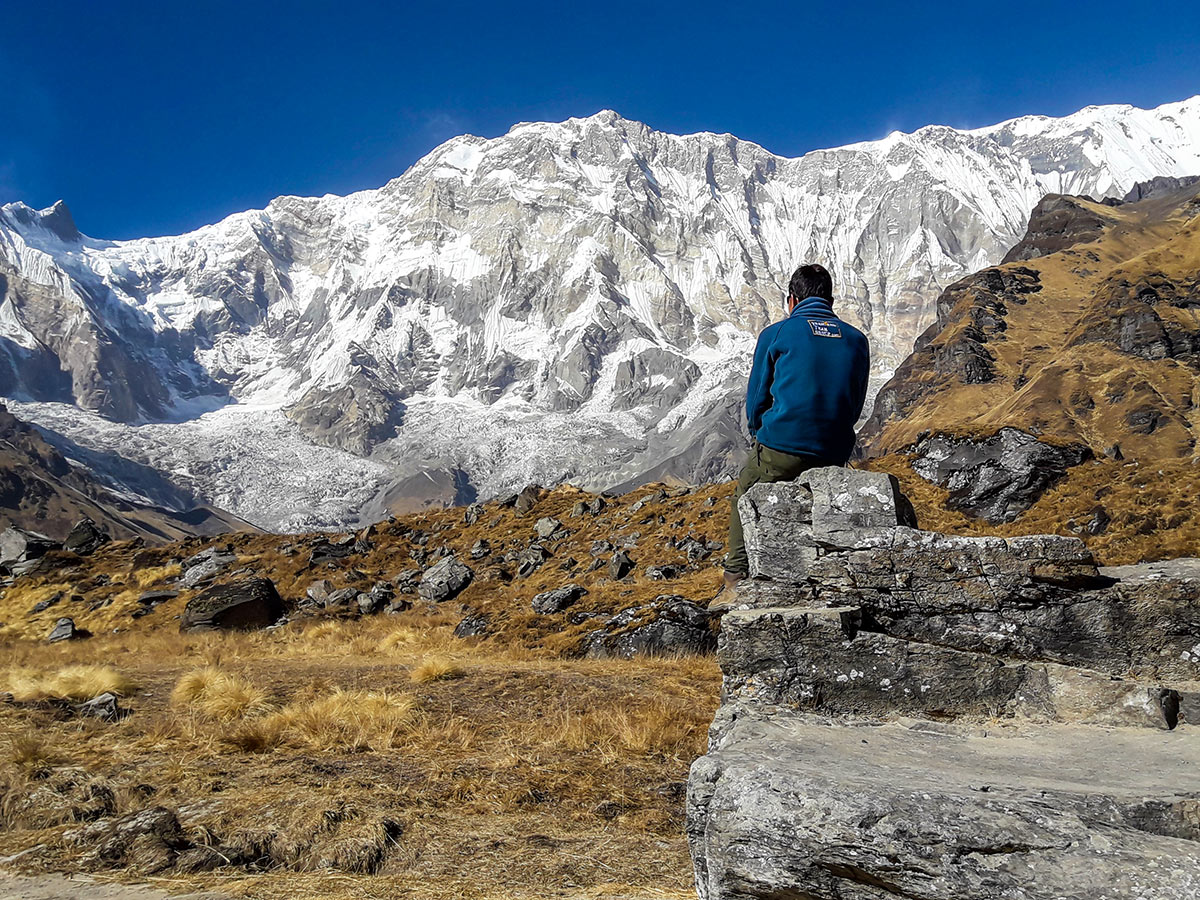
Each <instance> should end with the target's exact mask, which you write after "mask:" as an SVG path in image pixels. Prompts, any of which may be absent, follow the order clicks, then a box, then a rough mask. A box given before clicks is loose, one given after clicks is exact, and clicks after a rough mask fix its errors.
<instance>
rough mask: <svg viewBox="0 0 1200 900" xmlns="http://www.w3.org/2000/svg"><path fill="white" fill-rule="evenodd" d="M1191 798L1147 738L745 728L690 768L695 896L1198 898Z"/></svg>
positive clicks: (1169, 745)
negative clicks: (696, 893) (718, 749)
mask: <svg viewBox="0 0 1200 900" xmlns="http://www.w3.org/2000/svg"><path fill="white" fill-rule="evenodd" d="M1183 740H1184V741H1186V740H1187V739H1186V738H1185V739H1183ZM1151 761H1152V762H1153V766H1152V767H1151V766H1150V765H1148V763H1150V762H1151ZM1198 797H1200V778H1198V777H1197V773H1196V766H1195V755H1194V753H1189V752H1188V749H1187V748H1186V746H1183V745H1181V743H1180V741H1179V740H1176V739H1174V736H1165V735H1160V734H1158V733H1155V732H1152V731H1137V730H1122V731H1117V732H1113V731H1102V730H1100V729H1080V728H1072V727H1064V726H1040V727H1029V728H1027V729H1025V730H1024V731H1023V732H1022V733H1020V734H1015V735H1011V736H998V735H994V734H993V735H990V736H988V737H983V736H980V735H978V734H971V733H959V732H957V731H955V730H954V729H937V728H936V727H934V728H922V727H919V726H912V725H910V726H905V725H902V724H890V725H884V726H882V727H850V728H847V727H843V726H839V725H837V724H833V723H827V722H805V721H802V720H794V719H783V718H778V719H774V720H768V721H763V720H752V721H748V722H746V723H744V724H741V723H739V725H738V726H737V727H736V728H735V729H734V731H733V732H732V733H731V735H730V739H729V740H728V741H727V742H726V743H725V744H724V745H723V747H722V749H721V750H720V751H719V752H715V753H712V754H710V755H709V756H706V757H703V758H702V759H701V760H700V761H699V762H698V763H697V764H696V765H695V766H694V767H693V769H692V777H691V782H690V784H689V807H688V814H689V839H690V840H691V844H692V853H693V857H694V859H695V863H696V884H697V888H698V891H699V894H700V897H701V898H702V900H724V898H737V900H748V898H754V897H762V898H780V897H789V898H791V897H795V898H805V900H810V898H811V900H845V898H864V900H865V898H871V900H884V898H901V897H903V898H920V900H964V898H968V897H969V898H972V900H987V898H996V900H1001V898H1003V900H1009V898H1017V897H1020V898H1026V900H1062V898H1071V900H1133V898H1146V900H1150V898H1153V900H1194V898H1196V897H1200V830H1198V829H1197V826H1196V824H1195V818H1194V817H1195V810H1196V808H1197V803H1198V802H1200V801H1198V799H1197V798H1198Z"/></svg>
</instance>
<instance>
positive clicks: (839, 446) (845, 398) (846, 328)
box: [746, 297, 871, 465]
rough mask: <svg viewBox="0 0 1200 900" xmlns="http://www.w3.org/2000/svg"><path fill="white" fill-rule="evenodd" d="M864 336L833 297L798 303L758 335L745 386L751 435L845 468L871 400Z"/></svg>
mask: <svg viewBox="0 0 1200 900" xmlns="http://www.w3.org/2000/svg"><path fill="white" fill-rule="evenodd" d="M870 368H871V351H870V348H869V347H868V346H867V338H866V335H864V334H863V333H862V332H861V331H859V330H858V329H857V328H855V327H854V326H853V325H847V324H846V323H845V322H843V321H842V320H841V319H839V318H838V317H837V316H835V315H834V314H833V308H832V307H831V306H830V304H829V301H828V300H823V299H821V298H820V297H809V298H807V299H805V300H801V301H800V302H799V303H797V304H796V308H795V309H793V310H792V314H791V315H790V316H788V317H787V318H786V319H784V320H783V321H781V322H776V323H775V324H774V325H770V326H768V327H767V328H765V329H764V330H763V333H762V334H760V335H759V336H758V346H757V347H756V348H755V350H754V367H753V368H752V369H751V370H750V384H749V385H748V387H747V389H746V419H747V421H748V423H749V425H750V434H751V435H752V436H754V437H755V439H756V440H757V441H758V442H759V443H760V444H762V445H763V446H764V447H770V448H771V449H772V450H782V451H783V452H784V453H791V454H794V455H797V456H813V457H816V458H817V459H820V460H822V461H824V462H827V463H830V464H833V465H841V464H843V463H844V462H846V460H848V459H849V458H850V454H851V452H853V450H854V423H855V422H857V421H858V417H859V415H861V414H862V408H863V402H864V401H865V400H866V397H867V376H868V374H869V372H870Z"/></svg>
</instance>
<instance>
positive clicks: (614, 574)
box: [608, 550, 635, 581]
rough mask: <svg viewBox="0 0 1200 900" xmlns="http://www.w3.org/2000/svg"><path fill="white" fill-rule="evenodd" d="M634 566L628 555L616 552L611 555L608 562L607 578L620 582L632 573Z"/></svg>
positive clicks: (619, 551)
mask: <svg viewBox="0 0 1200 900" xmlns="http://www.w3.org/2000/svg"><path fill="white" fill-rule="evenodd" d="M634 565H635V563H634V561H633V560H632V559H630V557H629V554H628V553H626V552H625V551H624V550H618V551H617V552H616V553H614V554H613V555H612V559H610V560H609V561H608V577H609V578H611V579H612V580H613V581H620V580H621V579H622V578H624V577H625V576H626V575H628V574H629V573H630V572H632V571H633V568H634Z"/></svg>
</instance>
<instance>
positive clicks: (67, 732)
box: [0, 487, 727, 900]
mask: <svg viewBox="0 0 1200 900" xmlns="http://www.w3.org/2000/svg"><path fill="white" fill-rule="evenodd" d="M651 490H652V489H645V490H643V491H639V492H635V493H634V494H632V495H630V496H628V497H624V498H621V499H620V500H618V501H614V502H613V503H612V505H611V507H610V509H609V510H606V511H605V513H603V514H602V515H601V516H599V517H586V518H577V519H572V518H571V517H570V508H571V505H572V504H573V503H574V502H575V500H576V499H579V498H580V497H582V496H583V495H582V494H581V493H580V492H577V491H573V490H570V489H563V490H560V491H555V492H551V493H547V494H546V495H545V497H544V498H543V500H542V501H541V503H540V504H539V505H538V508H537V509H536V510H535V511H534V512H533V513H531V514H530V515H528V516H520V515H518V514H517V513H516V512H515V511H514V510H512V509H510V508H500V507H496V506H492V507H489V509H488V510H487V511H486V512H485V514H484V516H483V517H481V519H480V521H479V522H478V523H476V524H475V525H472V526H464V525H463V524H462V521H461V520H462V511H461V510H447V511H444V512H441V511H433V512H429V513H424V514H421V515H417V516H410V517H407V518H406V519H405V520H404V521H403V522H400V523H397V524H396V525H395V526H392V525H387V524H384V525H381V526H379V528H378V529H377V530H376V533H375V534H373V535H372V536H371V537H370V540H371V543H372V544H373V547H372V549H371V550H370V551H369V552H367V553H365V554H362V555H359V556H356V557H354V558H351V559H348V560H346V561H345V562H344V563H342V562H339V563H337V564H335V565H333V566H322V567H320V568H319V569H315V568H313V567H311V566H309V564H308V560H307V555H308V554H307V551H306V550H305V549H304V548H303V546H301V549H300V550H299V552H292V553H290V554H283V553H281V552H280V549H281V547H282V545H284V544H286V543H293V544H296V543H299V544H301V545H302V544H303V542H304V541H307V540H310V538H306V537H304V536H275V535H231V536H229V537H228V538H222V539H221V541H222V543H223V542H225V541H226V540H227V541H228V542H229V543H231V544H233V545H234V549H235V552H236V553H237V555H238V557H239V565H244V566H247V567H250V568H252V569H253V570H254V571H255V572H257V573H261V574H262V575H264V576H265V577H269V578H271V579H272V580H273V581H274V582H275V583H276V585H277V586H278V588H279V590H280V592H281V594H282V595H283V596H284V597H285V599H286V598H296V597H298V596H301V595H302V594H303V593H304V591H305V590H306V589H307V587H308V585H309V584H311V582H312V581H313V580H315V579H316V578H328V579H329V580H330V581H331V583H332V584H333V585H334V586H335V587H344V586H354V587H356V588H358V589H369V588H370V586H371V585H372V584H373V583H374V581H376V580H383V579H391V578H393V577H395V575H396V574H398V573H399V572H402V571H404V570H405V569H410V568H413V567H414V566H415V563H414V562H413V560H412V554H414V553H417V552H418V548H419V547H425V546H427V549H428V550H429V552H439V551H440V550H441V545H442V544H443V543H444V544H445V546H446V548H447V549H449V550H450V551H452V552H456V553H458V554H459V555H460V558H464V559H465V558H467V550H468V549H469V548H470V546H471V545H472V544H473V543H474V542H475V541H476V540H478V539H479V538H480V537H487V538H488V540H489V541H490V542H491V544H492V546H493V548H494V550H493V557H491V558H489V559H486V560H482V561H477V562H473V563H472V566H473V568H475V570H476V579H475V581H474V583H473V584H472V585H471V586H470V588H468V589H467V591H465V592H464V593H463V594H462V595H461V596H460V597H459V598H457V600H456V601H454V602H452V603H446V604H443V605H442V606H439V607H424V606H421V605H420V604H418V608H417V609H415V610H413V611H411V612H407V613H403V614H400V615H396V616H383V615H381V616H373V617H367V618H363V619H359V620H320V619H318V620H309V621H299V622H296V623H293V624H292V625H289V626H287V627H284V628H280V629H275V630H272V631H270V632H252V633H229V634H213V633H208V634H180V633H179V631H178V622H177V619H176V616H178V614H179V613H180V612H182V610H183V607H184V605H185V604H186V602H187V601H188V599H189V598H190V596H192V594H191V593H189V592H187V591H184V592H182V593H181V595H180V596H179V597H177V598H175V599H172V600H168V601H167V602H165V603H163V604H161V605H159V606H157V607H156V608H155V609H154V611H153V612H152V613H151V614H149V615H147V616H144V617H141V618H138V619H132V618H131V613H132V612H134V611H136V610H137V609H138V608H139V604H138V602H137V598H138V596H139V594H140V592H141V591H143V590H150V589H160V588H174V587H175V585H174V584H173V583H172V581H171V579H172V578H173V577H174V576H175V573H177V571H178V564H177V560H178V559H180V558H186V557H187V556H190V555H191V554H192V553H195V552H196V551H198V550H200V549H203V547H204V546H206V545H207V544H208V543H211V542H206V541H202V540H189V541H183V542H180V543H178V544H175V545H171V546H168V547H164V548H161V549H159V548H136V547H133V546H130V545H120V544H113V545H109V546H107V547H105V548H102V549H101V550H100V551H99V552H97V553H96V554H95V555H94V556H93V557H90V558H88V559H87V560H85V561H82V562H78V563H74V564H73V565H74V566H75V568H73V569H71V570H68V571H64V572H56V573H54V574H53V576H52V577H36V576H35V577H32V578H28V579H22V581H21V582H19V583H18V584H16V585H14V586H13V587H12V588H9V589H8V590H7V591H6V592H5V595H4V596H3V597H0V621H7V622H10V623H17V624H18V625H19V628H17V629H9V630H7V631H5V632H3V633H0V658H3V659H4V665H5V667H10V668H11V669H13V670H18V669H19V670H24V671H27V672H33V673H51V674H52V673H57V672H59V671H61V670H64V669H66V668H68V667H71V666H108V667H111V668H113V669H115V670H117V671H119V672H121V673H125V674H126V675H127V676H128V677H130V678H131V679H134V680H136V682H137V683H138V685H140V688H139V690H138V691H137V692H136V693H134V694H133V696H132V697H131V698H130V699H129V701H128V704H127V706H128V707H129V708H130V709H131V710H132V714H131V715H129V716H128V717H127V718H125V719H123V720H122V721H121V722H120V723H117V724H105V723H101V722H97V721H79V720H69V721H67V720H64V721H58V720H55V719H53V718H52V717H50V716H49V715H48V714H42V713H37V712H35V711H31V710H28V709H20V708H17V707H15V706H4V705H3V704H0V818H3V816H4V815H6V813H5V812H4V810H6V809H12V810H15V811H16V813H14V815H13V816H11V817H10V818H9V819H7V820H4V821H0V855H5V854H7V853H11V852H15V851H16V850H18V849H24V848H26V847H34V846H42V847H44V848H46V849H44V850H41V851H39V852H38V854H36V855H35V856H34V857H30V860H29V862H30V864H31V865H36V866H38V867H42V868H56V867H57V868H75V867H78V866H79V865H80V855H81V854H82V853H83V852H84V849H83V848H77V847H74V846H73V845H68V844H64V843H63V842H62V841H61V839H60V835H61V831H62V829H65V828H69V827H73V826H77V824H78V821H79V819H78V818H77V817H78V816H80V815H98V814H99V813H97V812H96V811H95V807H94V806H89V805H88V801H87V797H88V796H91V795H92V794H93V793H94V794H96V795H97V796H100V795H103V796H111V797H112V798H114V799H113V803H114V804H115V807H116V808H115V813H113V814H118V815H119V814H123V813H125V812H129V811H132V810H136V809H140V808H143V807H145V806H147V805H151V804H154V805H163V806H167V807H168V808H172V809H176V808H185V809H195V810H199V812H196V813H194V814H192V816H193V818H190V819H189V820H188V823H187V825H186V827H187V829H188V833H189V834H198V835H210V836H211V838H205V840H211V841H215V842H218V843H219V845H220V847H221V848H222V852H224V853H226V855H230V856H233V855H236V854H234V853H233V852H232V851H233V849H236V848H238V847H241V848H245V849H246V850H247V852H248V853H251V854H259V856H257V857H256V858H261V859H262V860H264V861H265V862H264V863H263V866H264V867H266V868H269V869H270V870H271V871H270V872H269V873H268V874H254V873H253V872H248V871H247V870H246V868H245V866H231V867H230V868H227V869H222V870H218V871H217V872H215V873H211V874H205V875H197V876H187V877H186V878H180V879H178V880H175V881H173V883H175V884H178V885H179V886H180V887H181V888H182V887H183V886H185V882H186V886H187V887H188V888H193V889H195V888H204V887H207V888H217V889H220V890H222V891H225V892H227V893H231V894H234V895H239V894H244V895H246V896H253V897H268V896H273V897H288V898H308V897H314V898H315V897H318V896H319V897H350V896H354V897H359V896H368V897H369V896H379V897H393V896H405V897H409V898H412V900H424V898H430V900H434V898H437V900H441V898H446V900H449V898H464V897H481V898H482V897H487V898H489V900H494V898H498V897H501V898H503V897H513V898H515V897H543V896H550V895H564V892H565V893H566V894H571V893H574V894H577V895H578V896H581V897H582V896H600V895H602V894H604V893H606V892H608V891H610V890H613V891H617V892H618V893H620V892H622V891H623V892H626V893H627V894H628V895H631V896H633V895H636V896H639V897H642V896H648V895H649V893H650V892H652V891H659V892H661V893H662V894H663V895H664V896H665V895H667V894H673V893H685V892H686V891H687V890H688V888H689V882H690V874H689V873H690V867H689V863H688V857H687V852H686V847H685V844H684V840H683V836H682V795H681V785H682V783H683V781H684V780H685V779H686V775H687V768H688V766H689V765H690V763H691V761H692V759H694V758H695V756H696V755H698V754H699V753H701V752H703V749H704V744H705V729H706V727H707V724H708V721H709V720H710V719H711V716H712V713H713V711H714V710H715V707H716V702H717V696H718V693H719V675H718V672H717V670H716V666H715V664H714V662H713V660H712V659H711V658H706V659H694V658H682V659H643V660H633V661H624V660H589V659H578V658H575V656H574V654H575V650H576V648H577V647H578V645H579V642H580V640H581V639H582V637H583V636H584V635H585V634H586V633H587V631H588V630H589V629H591V628H594V627H596V621H597V620H596V619H587V620H580V622H579V624H572V623H571V622H569V621H567V619H566V617H565V616H537V615H534V614H533V613H532V611H531V610H530V606H529V601H530V599H531V598H532V596H534V595H535V594H537V593H540V592H541V591H543V590H547V589H550V588H553V587H557V586H560V585H561V584H562V583H564V582H565V581H575V582H578V583H582V584H584V585H585V587H587V589H588V591H589V593H588V594H587V595H586V596H585V597H584V598H582V599H581V600H580V601H579V602H578V603H577V605H576V607H575V609H576V610H578V611H583V612H588V613H591V614H592V615H594V616H601V617H602V616H603V615H605V614H606V613H611V612H615V611H617V610H620V609H623V608H625V607H627V606H631V605H634V604H639V603H644V602H645V601H647V600H651V599H653V598H654V597H655V596H657V595H659V594H662V593H682V594H685V595H692V596H695V597H697V599H703V598H705V597H707V596H709V595H711V593H712V592H713V590H714V589H715V582H716V580H717V577H718V576H717V575H716V570H715V569H714V568H712V567H711V565H710V564H711V563H713V562H715V561H716V560H715V558H714V559H710V560H708V561H707V562H706V563H705V564H704V565H702V566H701V567H699V568H696V569H694V570H691V571H689V572H688V573H687V574H686V575H685V576H684V577H682V578H680V579H677V580H675V581H674V582H672V583H669V584H665V583H662V582H652V581H650V580H648V579H646V578H645V577H644V575H643V574H642V570H643V569H644V567H645V566H648V565H650V564H652V563H669V562H684V561H685V560H686V557H685V556H684V554H683V553H682V552H678V553H676V552H674V551H672V550H671V549H670V548H671V546H672V545H673V542H674V541H675V540H678V539H682V538H683V537H685V536H688V535H692V536H695V537H698V538H700V539H705V540H713V539H716V540H723V532H724V529H725V527H726V522H725V515H726V507H725V504H724V503H718V504H717V505H716V506H712V507H709V506H706V505H704V500H705V499H706V498H707V497H710V496H713V497H718V498H723V497H725V496H727V488H726V487H714V488H712V489H706V490H704V491H702V492H698V493H697V494H695V495H692V496H687V497H684V496H679V497H671V498H666V499H661V500H653V501H651V502H649V503H648V504H646V506H645V507H644V508H643V509H642V510H641V512H639V513H638V514H637V515H636V516H635V517H633V518H631V517H630V516H629V515H628V514H627V513H626V512H625V510H624V507H625V506H627V505H629V504H632V503H633V502H634V501H636V500H639V499H641V498H642V497H644V496H646V495H647V494H649V493H650V491H651ZM542 515H548V516H555V517H557V518H559V519H560V520H562V521H563V522H564V524H565V525H566V526H567V529H568V531H569V534H565V535H563V536H561V538H559V539H558V543H556V544H555V545H554V547H553V551H552V552H553V554H554V555H553V557H552V559H551V560H550V561H549V562H548V563H547V564H546V565H545V566H543V568H542V569H541V570H539V571H537V572H535V573H533V574H532V575H530V576H529V577H528V578H523V579H515V580H508V579H507V578H506V576H505V575H504V574H503V573H502V572H501V571H500V570H501V569H502V568H503V567H504V566H505V565H507V564H506V563H505V562H504V560H503V559H502V557H503V556H504V555H505V554H506V552H507V550H510V549H513V548H517V547H524V546H526V545H527V544H528V541H529V540H530V536H531V535H532V533H533V532H532V529H533V523H534V522H535V521H536V520H537V518H539V517H540V516H542ZM409 528H416V529H420V530H421V531H422V532H424V533H425V535H427V538H426V539H425V541H426V543H424V544H417V543H416V542H415V541H414V540H413V538H412V537H411V535H410V534H409V532H408V529H409ZM633 531H639V532H641V538H640V539H639V540H640V544H639V546H640V547H642V548H644V549H642V550H636V551H635V552H634V556H635V558H636V559H638V560H639V562H640V564H641V568H639V570H638V572H637V574H635V576H634V578H633V579H631V580H629V581H627V582H616V583H614V582H610V581H609V580H608V579H607V576H606V574H605V573H604V571H603V570H597V571H595V572H588V571H587V567H588V566H589V565H590V560H591V558H592V557H591V556H590V552H589V551H590V547H591V544H592V542H593V541H595V540H610V539H615V540H622V539H624V537H625V536H627V535H630V534H632V532H633ZM571 557H574V558H575V559H577V560H580V561H581V562H579V563H577V564H575V566H574V568H566V566H567V560H568V559H569V558H571ZM715 557H719V553H717V554H715ZM147 573H152V574H147ZM99 576H103V577H99ZM60 590H61V591H66V592H67V595H66V596H64V598H63V599H62V600H61V601H60V602H59V603H58V604H57V605H56V606H53V607H51V608H50V609H48V610H47V611H45V612H43V613H38V614H32V615H31V614H30V612H29V611H30V609H31V608H32V606H33V605H34V604H35V603H36V602H38V601H39V600H40V599H46V598H48V597H49V596H52V595H53V593H54V592H56V591H60ZM71 591H75V592H77V593H78V594H79V595H81V596H82V597H83V602H73V601H71V600H70V596H71V594H70V592H71ZM413 599H414V600H415V599H416V598H413ZM68 604H69V605H68ZM93 606H96V607H97V608H96V609H95V610H93V609H92V607H93ZM464 606H466V607H469V608H470V609H472V610H475V611H478V612H481V613H484V614H485V615H487V616H488V618H489V620H490V621H491V622H492V624H493V629H492V632H491V633H490V634H489V635H488V636H486V637H480V638H474V639H469V640H462V639H459V638H456V637H454V636H453V634H452V632H453V629H454V626H455V625H456V624H457V623H458V621H459V620H460V619H461V617H462V615H463V613H464V609H463V607H464ZM64 609H69V610H70V614H71V615H73V616H74V617H75V619H76V622H77V624H78V625H79V626H80V627H83V628H87V629H89V630H91V631H92V632H93V634H94V637H92V638H91V639H89V640H86V641H75V642H69V643H62V644H55V645H52V646H51V645H47V644H45V643H44V637H45V633H46V632H47V631H48V630H49V628H50V627H51V626H52V625H53V619H54V618H56V617H57V616H58V615H62V614H64V613H63V612H62V610H64ZM601 621H602V619H601ZM414 675H415V677H414ZM461 676H465V677H461ZM47 677H48V676H47ZM14 737H16V738H19V739H23V738H29V737H33V738H37V739H38V740H39V741H40V742H41V743H40V744H39V745H38V746H41V747H44V748H46V749H53V750H54V752H55V753H58V754H61V756H62V759H64V760H65V759H69V760H70V761H71V764H72V765H71V767H70V771H71V772H72V773H74V774H71V775H70V776H69V777H68V775H67V774H66V772H67V769H66V768H64V767H63V765H62V764H61V762H59V761H55V760H51V759H47V758H44V757H43V756H42V754H41V753H40V752H39V751H37V750H32V751H30V752H29V753H28V754H25V755H26V756H27V757H28V758H29V759H30V760H31V762H29V763H28V764H27V765H26V764H21V765H18V763H17V762H16V761H15V760H13V759H10V758H9V756H13V755H14V754H11V753H10V754H8V755H7V756H6V755H5V751H4V749H3V748H7V747H9V746H10V745H11V740H12V738H14ZM22 746H24V745H22ZM44 771H50V772H52V773H56V774H52V775H51V777H50V778H49V779H46V780H43V781H40V782H37V785H36V786H35V775H36V774H37V773H39V772H44ZM92 785H96V787H95V788H93V787H92ZM33 790H37V791H39V793H37V794H36V797H35V799H34V800H33V801H30V799H29V798H30V797H33V796H34V795H33V794H32V793H31V791H33ZM31 803H32V806H31ZM89 810H90V811H89ZM106 814H108V813H106ZM5 821H7V822H8V824H7V825H5ZM396 823H399V824H400V825H402V826H403V827H402V830H401V831H400V832H399V833H397V831H396V830H395V825H396ZM464 860H470V863H469V864H464ZM326 866H328V867H329V868H323V867H326ZM306 867H307V868H310V869H312V870H314V871H307V872H306V871H303V870H304V869H305V868H306ZM317 870H320V871H317ZM370 872H375V874H369V873H370ZM566 885H576V886H577V887H574V888H567V887H565V886H566ZM610 885H611V886H613V887H610Z"/></svg>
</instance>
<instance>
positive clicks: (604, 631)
mask: <svg viewBox="0 0 1200 900" xmlns="http://www.w3.org/2000/svg"><path fill="white" fill-rule="evenodd" d="M710 618H711V617H710V615H709V612H708V610H706V609H704V608H702V607H700V606H697V605H696V604H695V603H693V602H692V601H690V600H687V599H685V598H683V597H680V596H679V595H678V594H664V595H662V596H660V597H656V598H655V599H654V601H653V602H651V603H649V604H646V605H644V606H633V607H630V608H629V609H626V610H623V611H622V612H620V613H618V614H617V615H615V616H613V617H612V618H611V619H609V620H608V621H607V622H606V623H605V624H604V626H603V627H602V628H600V629H598V630H596V631H593V632H591V633H590V634H588V635H587V636H586V637H585V638H584V640H583V644H582V650H583V652H584V654H585V655H586V656H589V657H592V658H607V657H619V658H621V659H632V658H633V657H635V656H670V655H676V654H703V653H712V652H713V650H714V649H715V648H716V645H717V638H716V635H715V634H714V632H713V631H712V629H711V628H710V627H709V622H710Z"/></svg>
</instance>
